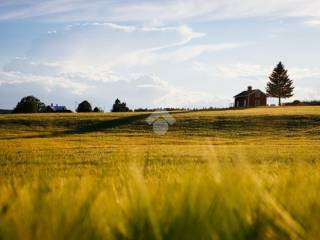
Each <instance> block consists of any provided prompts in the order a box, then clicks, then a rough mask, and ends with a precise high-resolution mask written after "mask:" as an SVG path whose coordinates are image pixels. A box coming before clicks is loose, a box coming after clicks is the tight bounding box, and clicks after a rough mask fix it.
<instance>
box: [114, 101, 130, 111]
mask: <svg viewBox="0 0 320 240" xmlns="http://www.w3.org/2000/svg"><path fill="white" fill-rule="evenodd" d="M130 111H131V110H130V109H129V108H128V107H127V104H126V103H125V102H121V101H120V100H119V99H118V98H117V99H116V101H115V102H114V104H113V106H112V109H111V112H130Z"/></svg>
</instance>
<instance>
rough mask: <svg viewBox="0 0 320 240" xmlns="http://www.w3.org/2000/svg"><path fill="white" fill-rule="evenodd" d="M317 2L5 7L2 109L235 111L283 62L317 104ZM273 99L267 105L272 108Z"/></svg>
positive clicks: (76, 2)
mask: <svg viewBox="0 0 320 240" xmlns="http://www.w3.org/2000/svg"><path fill="white" fill-rule="evenodd" d="M319 9H320V1H314V0H269V1H265V0H228V1H223V0H161V1H160V0H153V1H150V0H149V1H143V0H130V1H129V0H91V1H87V0H50V1H49V0H0V108H2V109H11V108H14V107H15V105H16V104H17V102H18V101H19V100H20V99H21V98H22V97H23V96H28V95H34V96H36V97H38V98H39V99H40V100H41V101H42V102H44V103H46V104H50V103H54V104H59V105H66V106H67V107H68V108H70V109H71V110H74V109H75V108H76V106H77V104H78V103H80V102H81V101H83V100H88V101H89V102H90V103H91V104H92V105H93V106H98V107H101V108H102V109H104V110H105V111H109V110H110V108H111V106H112V104H113V102H114V100H115V99H116V98H120V99H121V100H122V101H125V102H127V105H128V106H129V107H130V108H140V107H142V108H146V107H148V108H156V107H189V108H193V107H197V108H199V107H210V106H212V107H228V106H230V104H231V103H233V96H234V95H236V94H238V93H239V92H241V91H243V90H245V89H246V88H247V87H248V86H249V85H251V86H253V88H258V89H261V90H263V91H264V90H265V87H266V83H267V81H268V76H269V75H270V74H271V72H272V69H273V68H274V67H275V65H276V64H277V63H278V62H279V61H282V62H283V63H284V65H285V67H286V68H287V69H288V73H289V76H290V77H291V79H292V80H293V81H294V85H295V91H294V94H295V95H294V97H293V98H291V99H289V100H288V101H293V100H296V99H298V100H315V99H318V100H319V99H320V10H319ZM273 102H274V100H272V99H270V100H269V103H273Z"/></svg>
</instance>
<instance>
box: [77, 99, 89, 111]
mask: <svg viewBox="0 0 320 240" xmlns="http://www.w3.org/2000/svg"><path fill="white" fill-rule="evenodd" d="M76 111H77V112H78V113H80V112H92V107H91V104H90V103H89V102H88V101H83V102H82V103H80V104H79V105H78V107H77V110H76Z"/></svg>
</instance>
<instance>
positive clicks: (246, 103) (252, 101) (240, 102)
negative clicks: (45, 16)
mask: <svg viewBox="0 0 320 240" xmlns="http://www.w3.org/2000/svg"><path fill="white" fill-rule="evenodd" d="M266 105H267V96H266V95H265V94H264V93H260V94H256V93H253V94H250V95H249V96H248V97H237V98H235V105H234V106H235V107H236V108H243V107H258V106H266Z"/></svg>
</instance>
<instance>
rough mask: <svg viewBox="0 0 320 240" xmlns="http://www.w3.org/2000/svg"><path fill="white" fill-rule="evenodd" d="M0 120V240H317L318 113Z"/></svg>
mask: <svg viewBox="0 0 320 240" xmlns="http://www.w3.org/2000/svg"><path fill="white" fill-rule="evenodd" d="M148 115H149V114H148V113H118V114H115V113H101V114H94V113H92V114H33V115H13V114H12V115H0V239H26V240H27V239H41V240H43V239H54V240H57V239H134V240H136V239H156V240H162V239H179V240H181V239H190V240H191V239H192V240H195V239H230V240H233V239H319V236H320V228H319V223H320V165H319V160H320V135H319V134H320V107H287V108H257V109H247V110H230V111H210V112H209V111H208V112H201V111H200V112H176V113H173V116H174V117H175V118H176V123H175V124H174V125H173V126H171V127H170V129H169V132H168V133H167V134H166V135H164V136H159V135H156V134H154V133H153V131H152V127H151V126H149V125H148V124H147V123H146V122H145V119H146V118H147V117H148Z"/></svg>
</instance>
